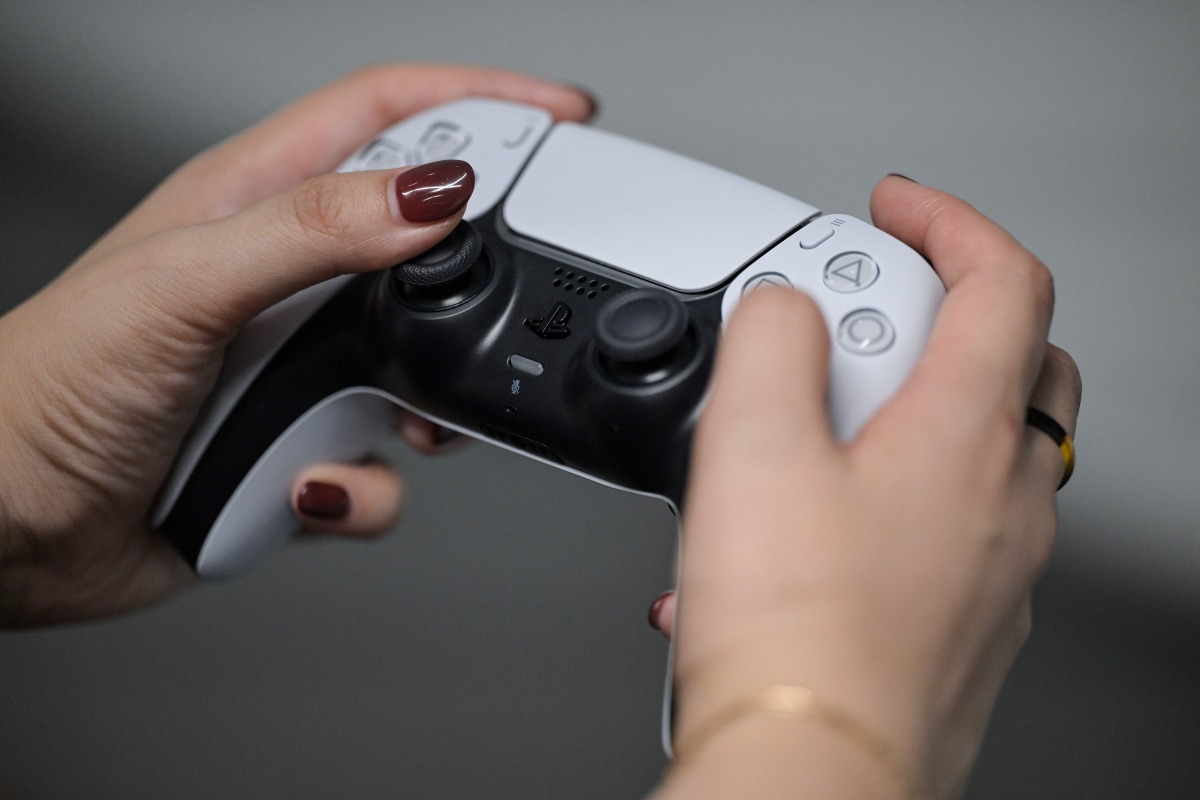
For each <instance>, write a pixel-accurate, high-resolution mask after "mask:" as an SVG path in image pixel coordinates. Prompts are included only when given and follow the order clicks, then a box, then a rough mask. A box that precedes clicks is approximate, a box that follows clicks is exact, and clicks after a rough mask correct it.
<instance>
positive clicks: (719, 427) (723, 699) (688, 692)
mask: <svg viewBox="0 0 1200 800" xmlns="http://www.w3.org/2000/svg"><path fill="white" fill-rule="evenodd" d="M871 208H872V215H873V217H874V220H875V223H876V224H877V225H878V226H879V227H880V228H882V229H883V230H885V231H888V232H889V233H891V234H892V235H893V236H896V237H897V238H899V239H901V240H902V241H904V242H906V243H908V244H909V245H910V246H912V247H914V248H915V249H917V250H918V251H920V252H922V253H923V254H925V255H926V257H927V258H928V259H929V260H930V261H931V262H932V263H933V265H934V267H935V269H936V270H937V272H938V274H939V275H940V276H941V278H942V280H943V281H944V282H945V284H946V286H947V289H948V294H947V297H946V300H945V303H944V305H943V306H942V308H941V310H940V312H939V314H938V317H937V320H936V324H935V328H934V330H933V333H932V336H931V339H930V342H929V346H928V349H927V352H926V353H925V355H924V356H923V358H922V360H921V361H920V363H919V365H918V366H917V368H916V370H915V371H914V373H913V374H912V376H911V377H910V378H909V380H908V381H907V382H906V384H905V385H904V387H903V388H902V389H901V390H900V392H899V393H898V394H897V395H896V396H895V397H894V398H893V399H892V400H891V401H890V402H889V403H887V405H886V406H885V407H884V408H883V409H882V410H881V411H880V412H879V414H878V415H877V416H876V417H875V418H874V419H873V420H872V421H871V422H870V423H869V424H868V425H867V426H866V427H865V428H864V429H863V430H862V432H861V433H860V434H859V436H858V437H857V438H856V439H855V440H854V441H853V442H850V443H841V442H838V441H836V440H835V439H834V438H833V435H832V433H831V432H830V426H829V421H828V415H827V411H826V406H825V387H826V379H827V365H828V358H829V355H828V347H829V341H828V334H827V332H826V329H825V325H824V322H823V320H822V317H821V315H820V312H819V311H818V310H817V309H816V307H815V305H814V304H813V303H812V301H811V300H809V299H808V298H806V297H805V296H803V295H801V294H799V293H796V292H789V291H786V290H780V289H763V290H759V291H756V292H754V293H753V294H751V295H750V296H748V297H747V298H746V299H745V300H743V301H742V303H741V304H740V305H739V307H738V311H737V313H736V314H735V315H734V316H733V317H732V319H731V320H730V321H729V324H728V327H727V329H726V331H725V334H724V336H723V339H722V343H721V351H720V353H719V354H718V362H717V366H716V371H715V377H714V388H713V392H712V396H711V399H710V402H709V405H708V407H707V409H706V411H705V414H704V417H703V419H702V420H701V422H700V425H699V428H698V430H697V433H696V437H695V442H694V450H693V467H692V474H691V484H690V488H689V494H688V497H689V500H688V507H687V509H686V513H685V517H684V526H683V531H684V533H683V544H682V561H681V573H680V586H681V592H680V595H679V597H678V608H679V615H678V630H680V631H682V635H680V636H679V637H678V640H677V649H676V661H675V668H676V672H675V680H676V694H675V697H676V703H677V712H678V716H677V717H676V725H675V733H676V741H679V740H680V739H681V738H686V737H687V736H688V735H689V732H691V731H694V730H696V729H697V727H698V726H700V725H701V724H702V723H703V721H705V720H707V719H709V718H711V717H712V715H714V714H715V713H717V712H718V710H720V709H723V708H725V707H728V706H729V705H730V704H731V703H734V702H736V701H738V700H740V699H742V698H746V697H750V696H754V695H755V694H756V693H758V692H761V691H762V690H764V689H766V688H767V687H768V686H772V685H776V684H789V685H799V686H804V687H807V688H809V689H811V690H812V691H813V692H815V694H816V695H817V696H818V697H820V698H821V699H822V700H823V701H824V702H827V703H832V704H833V705H835V706H839V707H841V708H842V709H845V710H846V711H847V712H849V713H850V714H851V715H852V716H854V717H856V718H858V719H859V720H861V721H863V722H865V723H866V724H867V725H868V726H869V727H871V728H873V729H874V730H875V731H876V732H877V733H878V734H879V735H880V736H881V737H883V738H884V739H885V740H886V741H888V742H890V743H891V745H892V746H893V747H894V748H895V749H896V750H897V751H898V752H899V753H900V754H901V755H902V757H903V758H904V759H905V760H906V761H907V762H908V763H909V764H911V765H913V767H914V768H915V769H916V771H917V773H918V774H919V775H921V776H922V777H923V781H924V786H925V788H926V790H927V791H929V792H930V793H931V794H932V795H933V796H935V797H953V796H956V795H957V794H958V793H960V792H961V788H962V785H963V783H964V782H965V779H966V776H967V772H968V770H969V768H970V766H971V764H972V763H973V761H974V758H975V754H976V752H977V749H978V746H979V743H980V741H981V739H982V735H983V731H984V727H985V725H986V722H987V719H988V717H989V715H990V713H991V709H992V706H993V704H994V701H995V698H996V695H997V693H998V691H999V688H1000V685H1001V683H1002V681H1003V679H1004V677H1005V676H1006V675H1007V673H1008V670H1009V668H1010V666H1011V664H1012V662H1013V659H1014V658H1015V656H1016V653H1017V651H1018V650H1019V648H1020V647H1021V645H1022V643H1023V642H1024V641H1025V638H1026V636H1027V634H1028V630H1029V625H1030V617H1029V600H1030V592H1031V589H1032V586H1033V583H1034V581H1035V580H1036V578H1037V577H1038V575H1039V574H1040V573H1041V571H1042V570H1043V568H1044V566H1045V564H1046V561H1047V559H1048V557H1049V554H1050V551H1051V546H1052V542H1053V538H1054V532H1055V527H1056V511H1055V500H1054V497H1055V494H1054V493H1055V487H1056V486H1057V485H1058V483H1059V479H1060V477H1061V475H1062V470H1063V460H1062V457H1061V454H1060V452H1059V449H1058V447H1057V446H1056V445H1055V444H1054V443H1053V442H1052V441H1051V440H1050V439H1049V438H1048V437H1047V436H1046V435H1045V434H1043V433H1041V432H1039V431H1037V430H1035V429H1033V428H1031V427H1030V426H1028V425H1026V424H1025V410H1026V407H1027V406H1033V407H1035V408H1039V409H1041V410H1042V411H1044V412H1046V413H1048V414H1049V415H1050V416H1051V417H1053V418H1055V419H1056V420H1058V421H1059V422H1060V423H1061V424H1063V425H1064V426H1065V427H1066V429H1067V430H1068V432H1071V433H1073V431H1074V426H1075V420H1076V417H1077V414H1078V410H1079V401H1080V381H1079V374H1078V371H1077V369H1076V368H1075V365H1074V363H1073V362H1072V361H1071V359H1070V357H1069V356H1067V355H1066V354H1065V353H1064V352H1063V351H1062V350H1059V349H1058V348H1055V347H1053V346H1052V345H1048V344H1047V342H1046V336H1047V332H1048V329H1049V324H1050V317H1051V313H1052V306H1053V286H1052V282H1051V279H1050V276H1049V273H1048V272H1047V271H1046V269H1045V268H1044V267H1043V266H1042V264H1041V263H1040V262H1039V261H1038V260H1037V259H1036V258H1035V257H1034V256H1032V255H1031V254H1030V253H1029V252H1027V251H1026V250H1025V249H1024V248H1022V247H1021V246H1020V245H1019V244H1018V243H1017V242H1016V241H1015V240H1013V238H1012V237H1010V236H1009V235H1008V234H1007V233H1005V232H1004V231H1003V230H1001V229H1000V228H999V227H997V226H996V225H995V224H994V223H992V222H990V221H989V220H987V219H986V218H984V217H983V216H982V215H981V214H979V213H978V212H977V211H975V210H974V209H973V208H971V207H970V206H968V205H967V204H966V203H964V202H962V201H961V200H958V199H956V198H954V197H951V196H949V195H947V194H944V193H942V192H938V191H935V190H933V189H930V188H927V187H924V186H920V185H918V184H915V183H912V182H910V181H907V180H904V179H902V178H898V177H891V178H887V179H885V180H884V181H882V182H881V183H880V184H879V185H878V186H877V187H876V190H875V192H874V194H873V196H872V204H871ZM675 607H676V598H673V597H666V598H664V600H663V601H662V602H660V603H657V604H656V606H655V607H654V608H653V609H652V612H651V614H652V621H653V622H654V623H655V624H656V625H657V626H658V627H660V628H662V629H663V630H664V632H667V633H668V634H669V635H670V634H671V633H672V627H673V626H674V623H675ZM764 719H765V716H764V717H760V718H758V719H755V720H751V719H749V718H747V719H744V720H740V721H739V722H738V723H737V724H736V725H731V726H729V727H728V728H727V729H725V730H722V731H721V732H720V734H719V735H718V736H716V737H714V738H712V739H711V740H709V742H708V743H707V744H706V745H705V746H704V751H702V758H709V759H718V760H719V759H721V758H722V757H723V755H727V754H728V753H729V752H730V751H731V750H733V749H736V748H738V747H739V746H740V745H746V743H748V742H753V745H752V746H750V745H746V746H745V747H743V749H742V751H741V752H742V753H743V754H744V753H745V752H747V751H753V752H756V753H761V751H763V750H773V749H776V748H777V750H778V752H777V753H775V754H776V755H781V756H782V758H783V760H785V761H788V762H789V763H791V764H793V765H795V764H797V763H804V764H806V765H807V767H813V766H814V764H813V763H809V762H804V761H803V756H798V755H797V754H798V753H799V752H800V748H799V747H797V743H798V742H799V741H801V739H799V738H798V737H801V736H805V735H807V736H810V737H812V736H815V735H819V732H814V731H813V730H812V727H813V726H812V725H807V726H806V725H798V724H797V723H795V722H792V723H788V724H787V725H786V726H785V727H780V724H779V723H778V722H770V721H764ZM772 725H774V726H775V727H770V726H772ZM764 726H766V729H764ZM802 741H804V742H805V743H806V746H807V745H811V744H813V742H812V740H811V739H804V740H802ZM818 744H820V743H818ZM838 755H839V756H840V755H844V753H839V754H838ZM859 755H860V756H861V754H859ZM766 757H767V756H764V758H766ZM725 763H726V764H728V763H729V762H725ZM764 763H765V762H764ZM828 763H832V762H824V764H822V763H816V764H815V767H816V769H815V770H813V769H809V770H808V771H807V773H806V775H807V777H806V780H819V775H820V772H821V770H822V768H823V767H824V766H825V765H827V764H828ZM760 766H762V765H761V764H760ZM855 766H856V767H859V768H861V769H860V771H861V772H866V773H869V772H870V770H871V768H870V766H869V765H866V766H864V765H863V764H862V763H856V764H855ZM697 769H698V770H699V772H697V771H696V770H697ZM689 773H692V774H691V776H689ZM758 774H759V775H760V776H761V775H762V774H763V773H762V772H759V773H758ZM730 775H731V773H730V771H729V770H727V769H725V770H721V769H717V770H715V771H712V770H709V771H705V770H704V765H703V761H698V762H697V763H696V764H694V765H693V766H689V767H686V768H684V769H681V770H679V771H678V774H677V780H676V781H674V782H673V785H674V786H675V787H676V788H685V789H686V787H688V786H694V785H697V783H698V782H707V786H709V787H710V788H711V787H713V786H715V785H717V784H719V782H720V781H721V780H724V779H727V778H729V777H730ZM814 775H816V777H815V778H814V777H813V776H814ZM689 781H691V783H689ZM839 785H840V784H839ZM671 786H672V784H668V790H670V788H671ZM793 787H795V784H793ZM742 788H745V786H744V784H743V785H742ZM877 788H878V787H877ZM891 788H892V789H893V790H894V788H895V787H891ZM719 794H721V792H720V791H714V792H713V796H717V795H719ZM839 796H841V795H839ZM845 796H851V794H850V793H845Z"/></svg>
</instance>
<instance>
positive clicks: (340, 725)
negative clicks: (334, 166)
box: [0, 0, 1200, 798]
mask: <svg viewBox="0 0 1200 800" xmlns="http://www.w3.org/2000/svg"><path fill="white" fill-rule="evenodd" d="M392 59H422V60H424V59H430V60H447V61H456V60H461V61H472V62H479V63H492V64H498V65H503V66H507V67H512V68H517V69H523V70H527V71H530V72H535V73H538V74H541V75H545V76H548V77H551V78H556V79H560V80H564V81H569V82H575V83H579V84H582V85H585V86H588V87H589V88H591V89H592V90H593V91H594V92H595V93H596V94H597V95H598V96H599V98H600V100H601V103H602V113H601V115H600V117H599V119H598V120H597V124H598V125H600V126H602V127H605V128H608V129H611V130H614V131H619V132H622V133H626V134H630V135H632V136H634V137H636V138H640V139H643V140H646V141H650V142H654V143H658V144H662V145H665V146H667V147H670V148H673V149H675V150H677V151H680V152H683V153H685V154H687V155H691V156H694V157H696V158H699V159H701V160H704V161H708V162H711V163H714V164H717V165H719V166H722V167H725V168H727V169H730V170H732V171H734V172H738V173H741V174H743V175H746V176H748V177H750V178H752V179H755V180H757V181H759V182H761V183H764V184H766V185H769V186H772V187H774V188H777V189H780V190H782V191H784V192H787V193H789V194H792V195H795V196H797V197H800V198H802V199H805V200H808V201H810V202H812V203H814V204H816V205H819V206H821V207H822V208H825V209H829V210H839V211H845V212H849V213H853V214H857V215H859V216H865V215H866V213H867V212H866V202H867V196H868V192H869V190H870V187H871V185H872V184H873V183H874V182H875V181H876V180H877V179H878V178H879V177H881V176H882V175H884V174H885V173H887V172H893V171H896V172H902V173H904V174H907V175H909V176H911V177H913V178H915V179H917V180H918V181H921V182H923V183H928V184H931V185H936V186H939V187H943V188H946V189H948V190H950V191H953V192H955V193H958V194H960V195H962V196H964V197H966V198H968V199H970V200H971V201H972V202H973V203H975V204H976V205H977V206H978V207H979V208H981V209H982V210H983V211H984V212H985V213H987V214H989V215H991V216H993V217H994V218H996V219H997V220H999V221H1000V222H1001V223H1002V224H1004V225H1005V226H1006V227H1008V228H1009V229H1010V230H1011V231H1013V233H1014V234H1015V235H1016V236H1017V237H1018V238H1019V239H1021V240H1022V241H1023V242H1024V243H1025V244H1026V245H1027V246H1029V247H1030V248H1031V249H1032V250H1033V251H1034V252H1036V253H1037V254H1038V255H1040V256H1041V257H1042V258H1043V259H1044V260H1045V261H1046V262H1047V264H1049V265H1050V267H1051V268H1052V270H1053V271H1054V273H1055V275H1056V278H1057V286H1058V294H1059V303H1058V312H1057V316H1056V318H1055V323H1054V330H1053V338H1054V340H1055V341H1056V342H1057V343H1059V344H1061V345H1063V346H1065V347H1067V348H1068V349H1069V350H1070V351H1071V352H1072V353H1073V354H1074V355H1075V356H1076V358H1077V359H1078V361H1079V363H1080V365H1081V368H1082V371H1083V375H1084V380H1085V398H1084V406H1083V412H1082V416H1081V419H1080V424H1079V436H1078V440H1079V453H1080V466H1079V471H1078V474H1077V476H1076V478H1075V480H1074V481H1073V483H1072V484H1071V486H1070V487H1069V488H1068V490H1066V491H1065V492H1064V493H1063V494H1062V495H1061V512H1062V517H1063V525H1062V534H1061V537H1060V544H1059V547H1058V550H1057V552H1056V555H1055V558H1054V561H1053V563H1052V565H1051V568H1050V570H1049V573H1048V575H1047V577H1046V579H1045V581H1044V582H1043V585H1042V587H1041V588H1040V589H1039V593H1038V598H1037V601H1038V602H1037V617H1036V624H1035V632H1034V636H1033V639H1032V641H1031V643H1030V645H1029V647H1028V648H1027V651H1026V653H1025V654H1024V655H1023V657H1022V659H1021V661H1020V662H1019V663H1018V666H1017V669H1016V671H1015V673H1014V675H1013V678H1012V680H1011V681H1010V684H1009V686H1008V688H1007V689H1006V691H1005V693H1004V695H1003V696H1002V698H1001V703H1000V706H999V709H998V713H997V717H996V721H995V725H994V727H993V729H992V732H991V734H990V735H989V738H988V740H987V742H986V743H985V748H984V753H983V756H982V759H981V762H980V766H979V769H978V771H977V773H976V776H975V779H974V781H973V783H972V785H971V788H970V790H969V793H968V794H969V796H970V797H971V798H991V797H997V798H999V797H1081V798H1082V797H1087V798H1108V797H1112V798H1118V797H1120V798H1128V797H1132V796H1155V797H1196V796H1198V795H1200V719H1198V716H1200V679H1198V677H1197V668H1198V667H1200V622H1198V621H1200V577H1198V576H1200V530H1198V528H1200V491H1198V489H1200V485H1198V484H1200V482H1198V481H1197V453H1198V452H1200V451H1198V448H1197V445H1200V410H1198V409H1200V403H1198V402H1197V397H1198V395H1200V369H1198V367H1200V364H1198V363H1197V362H1198V359H1197V356H1196V354H1195V353H1196V349H1195V345H1196V342H1197V340H1200V321H1198V320H1200V317H1198V315H1197V312H1196V305H1197V301H1198V300H1200V270H1198V269H1197V267H1198V266H1200V264H1198V259H1197V255H1196V254H1197V253H1198V252H1200V224H1198V216H1200V215H1198V210H1200V5H1198V4H1197V3H1195V2H1191V1H1187V0H1140V1H1139V2H1125V3H1120V2H1081V1H1079V0H1076V1H1075V2H1059V3H1044V2H1031V1H1030V0H1010V1H1009V2H1006V3H1003V4H1000V3H991V4H986V5H985V4H980V3H969V2H960V3H949V2H946V3H935V2H892V3H883V2H880V3H874V4H871V3H858V2H844V1H843V2H814V3H805V4H800V3H792V2H782V0H778V1H776V2H772V1H771V0H743V2H739V3H736V4H735V3H728V4H723V3H717V2H712V1H711V0H709V1H708V2H695V3H687V2H680V1H678V0H676V1H673V2H665V1H664V2H644V3H625V2H616V1H614V0H610V1H609V2H605V3H598V2H593V3H572V2H563V1H562V0H559V2H550V0H526V1H525V2H484V1H483V0H479V1H478V2H447V1H443V2H440V3H437V4H433V3H422V4H418V3H412V2H381V1H376V2H369V1H368V0H357V1H356V2H339V3H316V2H304V3H290V4H289V3H283V2H245V0H241V1H240V2H234V1H233V0H209V1H208V2H205V3H189V4H183V3H171V2H161V0H159V1H158V2H149V1H148V0H125V1H124V2H116V0H96V1H94V2H38V3H34V2H25V3H19V2H16V1H15V0H8V2H6V3H4V4H3V5H0V102H2V103H3V112H0V175H2V176H3V180H2V181H0V232H2V239H3V242H4V249H3V252H4V256H3V261H2V262H0V264H2V267H0V270H2V271H0V276H2V278H3V280H2V281H0V308H8V307H10V306H12V305H14V304H15V303H17V302H19V301H20V300H21V299H22V298H23V297H25V296H27V295H29V294H30V293H32V292H34V291H36V290H37V288H38V287H40V286H41V285H43V284H44V283H45V282H46V281H47V280H48V279H49V278H50V277H51V276H52V275H53V274H55V273H56V272H57V271H59V270H61V269H62V268H63V267H64V266H66V265H67V264H68V263H69V262H70V261H71V260H72V258H74V256H75V255H77V254H78V252H79V251H80V250H82V249H83V248H84V247H85V246H86V245H87V244H88V243H89V242H90V241H91V240H92V239H94V238H95V237H96V236H97V235H98V234H99V233H100V232H102V231H103V230H104V229H105V228H107V227H108V226H109V225H111V224H112V223H113V222H114V221H115V220H116V219H117V218H118V217H119V216H120V215H121V213H123V211H124V210H126V209H127V208H128V207H129V206H131V205H132V204H133V203H134V202H136V200H137V199H138V198H140V197H141V196H142V195H143V194H144V193H145V192H146V191H147V190H148V189H149V188H150V187H152V186H153V185H154V183H156V182H157V181H158V180H160V179H161V178H162V177H163V175H165V174H166V173H167V172H168V171H169V170H170V169H171V168H172V167H173V166H175V165H176V164H178V163H179V162H180V161H182V160H184V159H185V158H186V157H187V156H189V155H190V154H192V153H194V152H195V151H197V150H199V149H201V148H203V147H205V146H207V145H209V144H210V143H212V142H214V141H216V140H218V139H220V138H222V137H224V136H226V135H228V134H230V133H232V132H234V131H236V130H239V129H241V128H242V127H244V126H246V125H248V124H250V123H251V122H253V121H254V120H256V119H258V118H260V117H262V116H263V115H265V114H267V113H269V112H270V111H271V110H273V109H275V108H276V107H278V106H280V105H282V104H283V103H285V102H287V101H288V100H290V99H292V98H294V97H295V96H298V95H300V94H302V93H304V92H306V91H308V90H310V89H312V88H314V87H316V86H318V85H320V84H322V83H325V82H328V81H329V80H332V79H334V78H336V77H337V76H339V75H341V74H343V73H345V72H347V71H349V70H350V69H352V68H354V67H355V66H358V65H361V64H364V63H368V62H372V61H381V60H392ZM388 452H389V454H390V455H391V456H392V457H394V458H395V459H396V460H397V461H398V462H399V463H400V464H401V466H402V468H403V469H404V470H405V472H406V474H407V476H408V478H409V482H410V485H411V502H410V506H409V511H408V514H407V516H406V518H405V520H404V521H403V523H402V524H401V525H400V526H399V529H398V530H397V531H396V532H395V533H394V534H393V535H392V536H391V537H389V538H388V539H387V540H386V541H383V542H380V543H378V544H372V545H362V546H355V545H351V544H344V543H317V544H305V545H298V546H294V547H292V548H289V550H288V551H287V552H286V553H284V554H282V555H281V556H280V557H278V558H276V559H274V560H273V561H272V562H271V563H270V565H269V566H268V567H267V568H266V569H264V570H262V571H261V572H258V573H257V574H255V575H252V576H250V577H249V578H246V579H244V580H242V581H240V582H238V583H235V584H232V585H224V586H220V587H206V588H203V589H201V590H198V591H194V592H191V593H189V594H187V595H185V596H183V597H180V598H177V599H175V600H173V601H172V602H170V603H167V604H165V605H163V606H162V607H160V608H157V609H154V610H151V611H148V612H144V613H141V614H138V615H134V616H131V617H128V618H124V619H120V620H114V621H111V622H104V623H99V624H91V625H84V626H75V627H67V628H62V629H56V630H49V631H40V632H29V633H18V634H5V635H3V636H2V637H0V787H5V788H4V789H0V796H4V792H5V791H7V792H10V793H11V795H12V796H13V797H17V798H68V797H81V798H107V797H114V798H118V797H119V798H143V797H145V798H151V797H173V798H209V797H226V798H233V797H260V798H261V797H280V798H283V797H287V798H310V797H311V798H318V797H331V796H342V797H345V796H360V797H376V796H389V797H395V796H401V797H430V798H440V797H445V798H461V797H514V798H515V797H541V796H560V797H561V796H566V797H635V796H639V795H640V794H642V793H644V792H645V791H646V790H647V789H648V788H649V787H650V786H652V784H653V782H654V780H655V778H656V776H657V775H658V773H659V771H660V769H661V766H662V763H661V758H660V755H659V751H658V746H657V714H658V702H659V692H660V685H661V671H662V659H663V656H664V654H665V645H664V643H663V642H662V641H661V640H660V639H659V638H658V637H657V636H656V634H654V633H653V632H651V631H650V630H649V629H648V628H646V626H645V622H644V612H645V608H646V606H647V604H648V603H649V601H650V600H651V599H652V598H653V597H654V596H655V595H656V594H657V593H658V591H660V590H661V589H662V588H664V587H665V586H666V585H667V584H668V582H669V571H670V570H669V565H670V560H671V553H672V548H673V537H674V522H673V519H672V518H671V517H670V515H669V514H668V513H667V512H666V511H665V510H664V509H663V508H661V507H660V506H659V505H658V504H657V503H654V502H651V501H648V500H645V499H640V498H635V497H631V496H627V495H623V494H619V493H616V492H613V491H610V490H607V489H603V488H601V487H598V486H594V485H591V484H589V483H587V482H586V481H583V480H579V479H576V478H572V477H571V476H568V475H565V474H560V473H558V472H556V471H553V470H551V469H548V468H545V467H542V466H540V465H537V464H533V463H531V462H528V461H526V460H523V459H520V458H518V457H516V456H512V455H510V454H507V453H503V452H499V451H498V450H496V449H494V448H488V447H483V446H476V447H472V448H469V449H468V450H465V451H463V452H460V453H458V454H455V455H452V456H448V457H444V458H440V459H425V458H421V457H417V456H414V455H413V454H411V453H408V452H406V451H404V450H403V449H401V448H399V447H393V448H391V449H390V450H389V451H388Z"/></svg>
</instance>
